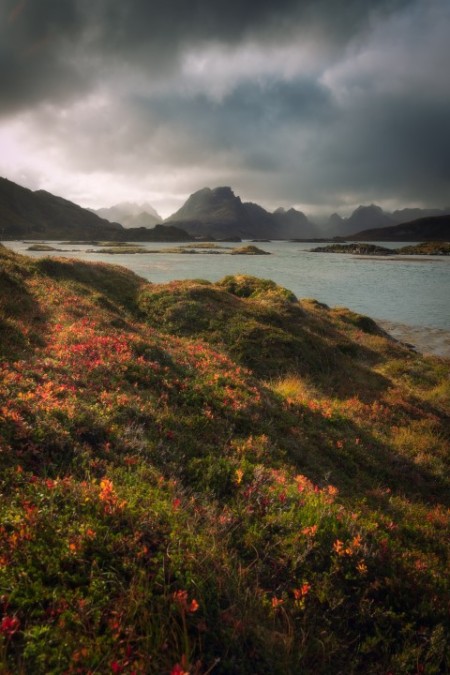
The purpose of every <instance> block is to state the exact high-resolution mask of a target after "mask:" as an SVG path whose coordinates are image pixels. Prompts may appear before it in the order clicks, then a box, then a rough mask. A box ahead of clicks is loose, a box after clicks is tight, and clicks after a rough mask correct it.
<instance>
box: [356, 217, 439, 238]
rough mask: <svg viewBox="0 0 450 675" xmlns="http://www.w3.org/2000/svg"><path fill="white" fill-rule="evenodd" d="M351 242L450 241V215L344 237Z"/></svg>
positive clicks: (419, 219)
mask: <svg viewBox="0 0 450 675" xmlns="http://www.w3.org/2000/svg"><path fill="white" fill-rule="evenodd" d="M346 239H349V240H352V241H450V215H449V214H444V215H440V216H429V217H428V218H418V219H417V220H413V221H410V222H408V223H400V224H398V225H393V226H392V225H391V226H390V227H379V228H374V229H367V230H363V231H361V232H355V233H354V234H351V235H348V236H346Z"/></svg>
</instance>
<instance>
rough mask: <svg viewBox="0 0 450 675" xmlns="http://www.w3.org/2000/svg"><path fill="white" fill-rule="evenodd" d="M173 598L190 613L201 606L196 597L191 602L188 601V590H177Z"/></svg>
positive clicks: (184, 610)
mask: <svg viewBox="0 0 450 675" xmlns="http://www.w3.org/2000/svg"><path fill="white" fill-rule="evenodd" d="M172 598H173V599H174V601H175V602H176V604H177V605H179V607H180V608H181V610H182V611H183V612H187V613H188V614H193V613H194V612H196V611H197V610H198V608H199V604H198V602H197V600H195V598H193V599H192V600H191V602H188V592H187V591H175V593H173V595H172Z"/></svg>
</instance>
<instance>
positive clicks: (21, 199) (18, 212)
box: [0, 178, 191, 241]
mask: <svg viewBox="0 0 450 675" xmlns="http://www.w3.org/2000/svg"><path fill="white" fill-rule="evenodd" d="M0 239H3V240H6V241H7V240H14V239H72V240H83V239H100V240H101V239H105V240H115V241H187V240H190V239H191V237H189V235H188V234H187V233H186V232H184V231H182V230H179V229H178V228H174V227H170V226H164V225H157V226H156V227H155V228H154V229H146V228H144V227H138V228H130V229H124V228H123V227H122V226H121V225H120V224H119V223H110V222H109V221H108V220H104V219H103V218H100V217H99V216H97V215H96V214H95V213H93V212H92V211H89V210H88V209H83V208H81V206H78V205H77V204H74V203H73V202H70V201H68V200H67V199H63V198H62V197H57V196H55V195H52V194H50V193H49V192H45V191H44V190H38V191H37V192H32V191H31V190H28V189H27V188H24V187H21V186H20V185H17V184H16V183H13V182H12V181H9V180H7V179H6V178H0Z"/></svg>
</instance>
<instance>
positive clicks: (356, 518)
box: [0, 247, 450, 675]
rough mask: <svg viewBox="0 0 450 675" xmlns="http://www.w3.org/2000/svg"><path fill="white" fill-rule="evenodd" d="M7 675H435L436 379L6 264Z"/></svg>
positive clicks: (277, 327)
mask: <svg viewBox="0 0 450 675" xmlns="http://www.w3.org/2000/svg"><path fill="white" fill-rule="evenodd" d="M0 310H1V312H0V348H1V353H0V377H1V387H0V476H1V490H0V513H1V521H0V541H1V546H0V612H1V614H0V672H2V673H3V672H4V673H11V675H12V674H13V673H14V674H15V673H36V674H37V675H39V674H40V673H42V674H44V673H89V672H91V673H128V674H130V675H131V673H133V672H134V673H155V674H156V673H158V674H161V673H162V674H165V673H167V674H169V673H173V674H175V673H180V672H189V673H191V674H197V675H200V674H204V675H206V673H208V672H212V673H217V674H219V673H222V674H228V673H239V674H243V675H246V674H248V675H250V674H254V673H275V674H276V673H280V675H281V674H285V673H292V674H297V673H324V674H328V673H333V674H334V673H336V674H340V673H342V674H344V673H345V674H347V673H363V672H365V673H379V674H380V675H381V674H384V675H385V674H386V673H389V672H391V673H429V674H434V673H444V672H447V671H448V670H449V668H450V661H449V651H448V628H449V626H448V602H449V593H448V553H449V550H448V527H449V494H450V491H449V480H448V440H449V439H448V430H449V425H448V411H449V378H448V374H449V368H448V361H446V360H444V359H438V358H432V357H426V358H425V357H422V356H421V355H419V354H416V353H413V352H411V351H409V350H408V349H406V348H403V347H402V346H401V345H399V344H398V343H395V342H393V341H391V340H389V339H387V338H386V336H385V335H384V333H383V332H382V331H381V330H380V329H379V328H378V327H377V325H376V324H375V323H374V322H373V321H372V320H371V319H369V318H367V317H362V316H360V315H357V314H355V313H353V312H350V311H349V310H345V309H342V308H340V309H329V308H327V307H326V306H324V305H322V304H320V303H317V302H315V301H312V300H304V301H300V302H299V301H298V300H297V299H296V298H295V296H294V295H293V294H292V293H290V292H289V291H287V290H285V289H282V288H280V287H278V286H276V285H275V284H274V283H273V282H270V281H266V280H260V279H255V278H252V277H242V276H241V277H226V278H225V279H223V280H222V281H221V282H219V283H217V284H211V283H208V282H204V281H201V280H196V281H189V282H187V281H186V282H172V283H170V284H167V285H156V284H155V285H152V284H149V283H147V282H145V281H144V280H142V279H140V278H139V277H137V276H136V275H134V274H132V273H131V272H129V271H127V270H125V269H123V268H120V267H116V266H112V265H104V264H87V263H82V262H76V261H71V260H62V259H60V260H55V259H50V258H48V259H40V260H32V259H29V258H26V257H22V256H18V255H16V254H13V253H11V252H9V251H7V250H6V249H4V248H3V247H1V248H0Z"/></svg>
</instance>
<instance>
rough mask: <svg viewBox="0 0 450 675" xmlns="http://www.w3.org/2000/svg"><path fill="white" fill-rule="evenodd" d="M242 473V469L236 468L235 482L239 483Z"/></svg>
mask: <svg viewBox="0 0 450 675" xmlns="http://www.w3.org/2000/svg"><path fill="white" fill-rule="evenodd" d="M243 475H244V472H243V471H242V469H236V483H237V484H238V485H239V484H240V483H241V482H242V477H243Z"/></svg>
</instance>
